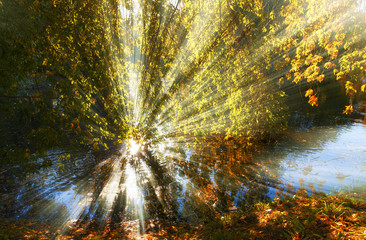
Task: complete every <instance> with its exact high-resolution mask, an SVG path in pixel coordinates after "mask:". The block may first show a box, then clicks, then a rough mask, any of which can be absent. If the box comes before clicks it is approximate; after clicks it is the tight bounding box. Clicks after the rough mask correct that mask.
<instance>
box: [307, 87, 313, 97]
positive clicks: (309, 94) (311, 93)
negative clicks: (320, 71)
mask: <svg viewBox="0 0 366 240" xmlns="http://www.w3.org/2000/svg"><path fill="white" fill-rule="evenodd" d="M313 93H314V91H313V89H311V88H310V89H308V90H307V91H306V93H305V97H310V96H312V95H313Z"/></svg>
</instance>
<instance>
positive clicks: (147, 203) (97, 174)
mask: <svg viewBox="0 0 366 240" xmlns="http://www.w3.org/2000/svg"><path fill="white" fill-rule="evenodd" d="M189 146H190V147H189ZM365 152H366V126H365V125H361V124H352V125H344V126H335V127H314V128H312V129H309V130H297V131H293V132H290V133H289V135H288V137H287V138H286V139H284V140H282V141H281V142H280V143H279V144H278V145H276V146H273V147H271V148H269V149H267V150H265V151H262V152H258V153H256V154H254V156H250V154H249V153H248V152H246V150H245V149H242V148H241V146H240V144H239V143H238V142H236V140H234V139H231V140H225V141H223V140H220V141H212V142H201V143H200V144H198V146H195V147H192V145H190V144H187V143H185V142H179V141H173V140H165V141H160V142H159V143H150V144H145V145H144V144H141V145H137V143H135V144H132V143H131V142H130V143H127V144H126V145H124V144H122V145H121V146H118V151H117V152H114V153H113V154H110V156H108V157H106V158H104V159H97V158H94V157H93V156H91V155H86V156H84V157H82V158H80V159H77V165H76V166H75V165H74V164H73V163H72V164H71V163H70V164H69V165H67V164H66V167H65V169H64V170H61V169H59V168H58V167H57V166H56V165H57V161H56V160H55V163H54V164H53V165H51V166H49V167H47V168H43V169H41V170H40V171H39V172H38V173H33V174H28V176H27V177H26V178H24V180H22V181H18V182H17V181H7V182H6V180H5V179H6V178H8V177H9V176H10V174H11V170H8V171H3V172H1V181H2V182H3V183H4V184H3V186H5V188H4V189H3V190H2V192H1V208H2V209H1V212H2V216H1V217H10V218H14V217H15V218H38V219H43V220H50V221H53V222H55V223H58V224H59V226H60V228H61V229H64V230H66V229H67V227H68V226H69V225H70V224H74V223H76V222H84V223H85V222H92V221H90V220H93V221H94V222H97V223H98V224H100V225H101V226H102V225H104V224H106V223H108V222H109V221H123V222H131V224H132V225H133V226H134V227H135V229H137V230H138V231H139V232H144V230H145V225H144V222H145V221H146V220H157V219H162V218H164V219H167V220H171V221H177V220H178V221H188V222H198V221H205V220H209V219H210V217H212V216H214V215H216V214H220V213H223V212H227V211H235V210H237V209H239V208H245V207H246V206H248V205H250V204H252V203H255V202H257V201H259V200H266V199H270V198H274V197H276V194H278V193H279V192H281V190H283V191H290V190H291V189H289V185H292V186H293V188H294V189H297V188H300V187H302V188H305V189H306V190H308V191H309V192H312V191H323V192H327V193H329V192H333V191H335V190H339V189H346V188H347V189H348V190H352V189H353V190H355V191H356V190H357V191H359V190H360V189H362V188H363V189H365V186H366V174H365V170H366V158H365V157H364V156H365ZM294 189H292V190H294Z"/></svg>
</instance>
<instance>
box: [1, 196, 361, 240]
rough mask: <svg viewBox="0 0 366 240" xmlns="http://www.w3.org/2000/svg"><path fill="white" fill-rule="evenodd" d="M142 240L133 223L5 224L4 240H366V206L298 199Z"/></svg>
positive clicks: (335, 199)
mask: <svg viewBox="0 0 366 240" xmlns="http://www.w3.org/2000/svg"><path fill="white" fill-rule="evenodd" d="M146 225H147V226H146V232H147V233H146V234H145V235H143V236H141V235H137V234H136V231H135V230H134V228H135V227H134V224H133V223H131V222H130V223H123V224H110V225H107V226H106V227H105V228H104V229H99V230H98V229H93V228H88V229H85V228H83V227H78V228H70V229H69V232H68V234H66V235H62V236H60V235H58V233H57V231H56V230H55V229H52V227H50V226H49V225H47V224H43V223H40V222H35V221H30V220H27V221H25V220H21V221H20V220H18V221H7V220H1V222H0V238H1V239H50V238H56V239H366V203H364V202H358V201H352V200H349V199H347V198H344V197H342V196H332V195H331V196H327V195H317V196H312V197H309V196H307V195H306V194H302V193H298V194H296V195H294V196H292V197H285V198H281V199H280V198H277V199H275V200H274V201H272V202H267V203H257V204H255V205H254V206H252V207H251V208H249V209H247V210H245V211H238V212H231V213H227V214H225V215H223V216H218V217H216V218H215V219H212V220H211V221H209V222H205V223H202V224H201V225H199V226H191V225H188V224H182V223H181V224H177V223H174V224H171V223H170V224H169V223H167V222H165V223H164V222H160V223H152V222H149V223H146Z"/></svg>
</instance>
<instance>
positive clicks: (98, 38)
mask: <svg viewBox="0 0 366 240" xmlns="http://www.w3.org/2000/svg"><path fill="white" fill-rule="evenodd" d="M0 3H1V4H0V79H1V81H0V107H1V108H0V109H1V110H0V111H1V115H0V138H1V142H0V158H1V159H2V160H3V161H5V160H6V161H11V162H16V161H24V160H26V159H31V158H37V157H38V156H39V155H38V154H42V153H47V151H49V150H51V149H55V148H61V149H67V150H68V151H69V152H72V153H77V152H79V151H81V150H83V149H84V150H85V151H86V150H90V149H93V150H95V151H98V150H102V149H108V147H109V146H110V143H111V142H112V141H115V140H118V139H125V138H127V137H133V138H137V139H139V138H149V139H154V138H156V139H161V137H163V138H165V137H174V138H175V137H177V138H195V141H196V142H197V141H200V140H202V139H205V138H211V137H219V138H227V139H229V138H231V137H235V138H240V139H242V138H244V139H245V138H246V139H247V140H248V142H251V141H252V140H253V139H261V138H264V137H273V136H276V135H277V134H279V133H281V132H282V131H283V130H284V129H285V128H286V126H287V122H286V121H287V116H288V110H287V109H288V107H287V106H286V102H285V100H286V94H289V93H291V92H292V90H293V89H294V87H295V86H296V85H299V86H301V89H303V90H304V92H302V93H301V94H303V95H304V96H305V97H306V98H308V100H306V101H308V102H309V104H310V105H311V106H318V105H319V103H320V104H321V100H320V99H322V89H323V88H327V86H329V84H338V85H341V86H343V89H344V94H345V95H347V96H349V97H350V99H351V101H350V104H349V105H348V106H346V107H345V109H344V113H345V114H349V113H351V112H352V111H353V110H354V107H353V99H355V98H357V97H358V96H359V95H360V94H361V93H362V92H364V91H365V82H364V81H362V79H363V78H364V75H365V69H366V68H365V64H366V60H365V59H366V47H365V42H366V41H365V32H366V31H365V26H366V24H365V18H364V9H363V8H360V7H359V5H358V1H341V0H337V1H326V0H325V1H320V2H319V1H312V0H270V1H261V0H250V1H238V0H220V1H213V0H212V1H203V0H202V1H191V0H177V1H137V0H136V1H119V0H112V1H106V0H103V1H100V0H98V1H96V0H86V1H73V0H53V1H51V0H28V1H24V0H2V1H0Z"/></svg>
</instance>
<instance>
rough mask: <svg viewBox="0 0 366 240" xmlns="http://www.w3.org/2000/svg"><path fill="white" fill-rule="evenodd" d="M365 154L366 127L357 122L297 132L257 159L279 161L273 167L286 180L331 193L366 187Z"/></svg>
mask: <svg viewBox="0 0 366 240" xmlns="http://www.w3.org/2000/svg"><path fill="white" fill-rule="evenodd" d="M365 153H366V126H365V125H363V124H357V123H354V124H352V125H346V126H332V127H314V128H312V129H310V130H299V131H294V132H293V133H290V137H289V138H288V139H287V140H285V141H283V142H281V143H280V144H279V145H277V146H276V147H274V148H273V149H271V151H269V152H267V153H264V154H261V155H258V156H257V158H258V159H263V160H265V159H271V160H272V161H274V162H276V163H279V168H278V169H274V168H270V169H272V170H273V171H275V174H276V175H277V176H279V179H280V180H281V181H282V182H283V183H286V184H292V185H293V186H294V187H295V188H299V187H300V186H303V187H305V188H306V189H307V190H308V191H311V190H317V191H322V192H326V193H331V192H334V191H339V190H354V191H356V190H358V189H362V188H364V187H365V186H366V174H365V172H366V157H365ZM356 195H357V194H356ZM356 197H357V196H356ZM360 200H362V199H360Z"/></svg>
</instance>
